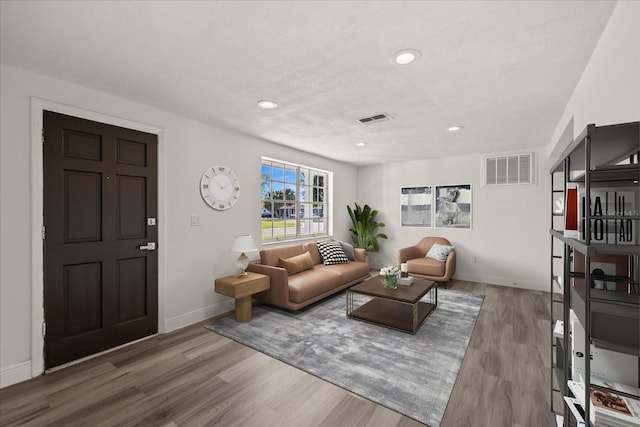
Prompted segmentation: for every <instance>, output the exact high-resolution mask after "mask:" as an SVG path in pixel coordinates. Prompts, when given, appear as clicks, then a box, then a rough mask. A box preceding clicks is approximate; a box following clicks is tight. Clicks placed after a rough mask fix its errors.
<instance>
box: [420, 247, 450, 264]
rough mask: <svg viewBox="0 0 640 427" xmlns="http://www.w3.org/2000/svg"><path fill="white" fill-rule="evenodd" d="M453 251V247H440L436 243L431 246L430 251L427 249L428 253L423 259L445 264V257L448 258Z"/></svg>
mask: <svg viewBox="0 0 640 427" xmlns="http://www.w3.org/2000/svg"><path fill="white" fill-rule="evenodd" d="M454 249H455V247H453V246H447V245H440V244H438V243H434V245H433V246H431V249H429V252H427V255H425V258H431V259H435V260H436V261H440V262H446V261H447V257H448V256H449V254H450V253H451V251H453V250H454Z"/></svg>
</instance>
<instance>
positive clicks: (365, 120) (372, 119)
mask: <svg viewBox="0 0 640 427" xmlns="http://www.w3.org/2000/svg"><path fill="white" fill-rule="evenodd" d="M391 118H392V117H391V116H390V115H388V114H387V113H378V114H374V115H372V116H367V117H362V118H360V119H358V121H359V122H360V123H362V124H365V125H370V124H372V123H377V122H383V121H385V120H389V119H391Z"/></svg>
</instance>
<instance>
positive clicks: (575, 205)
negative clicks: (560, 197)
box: [564, 182, 581, 239]
mask: <svg viewBox="0 0 640 427" xmlns="http://www.w3.org/2000/svg"><path fill="white" fill-rule="evenodd" d="M565 193H566V197H565V208H564V237H569V238H571V239H578V238H580V224H579V219H580V218H581V215H580V203H579V200H580V186H579V185H578V184H574V183H570V182H568V183H567V184H566V187H565Z"/></svg>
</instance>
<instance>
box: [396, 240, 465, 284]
mask: <svg viewBox="0 0 640 427" xmlns="http://www.w3.org/2000/svg"><path fill="white" fill-rule="evenodd" d="M436 243H438V244H440V245H445V246H451V243H450V242H449V241H448V240H447V239H445V238H443V237H425V238H423V239H422V240H420V241H419V242H418V243H417V244H416V245H413V246H409V247H408V248H402V249H400V250H399V251H398V263H400V264H401V263H403V262H406V263H407V267H408V271H409V275H411V276H415V277H419V278H421V279H427V280H433V281H434V282H437V283H438V284H440V283H442V284H443V285H444V287H445V288H446V287H447V282H448V281H449V280H451V278H452V277H453V274H454V273H455V272H456V251H455V250H453V251H451V252H450V253H449V255H448V256H447V260H446V261H445V262H441V261H438V260H435V259H432V258H425V256H426V255H427V253H428V252H429V250H430V249H431V247H432V246H433V245H434V244H436Z"/></svg>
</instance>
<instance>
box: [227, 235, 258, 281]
mask: <svg viewBox="0 0 640 427" xmlns="http://www.w3.org/2000/svg"><path fill="white" fill-rule="evenodd" d="M257 250H258V248H257V247H256V244H255V242H254V241H253V238H252V237H251V236H249V235H243V236H236V237H234V239H233V243H232V244H231V248H230V249H229V252H236V253H240V256H239V257H238V261H237V263H238V273H237V274H236V277H246V276H247V272H246V271H245V270H246V268H247V267H248V266H249V257H247V255H246V254H245V252H255V251H257Z"/></svg>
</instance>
